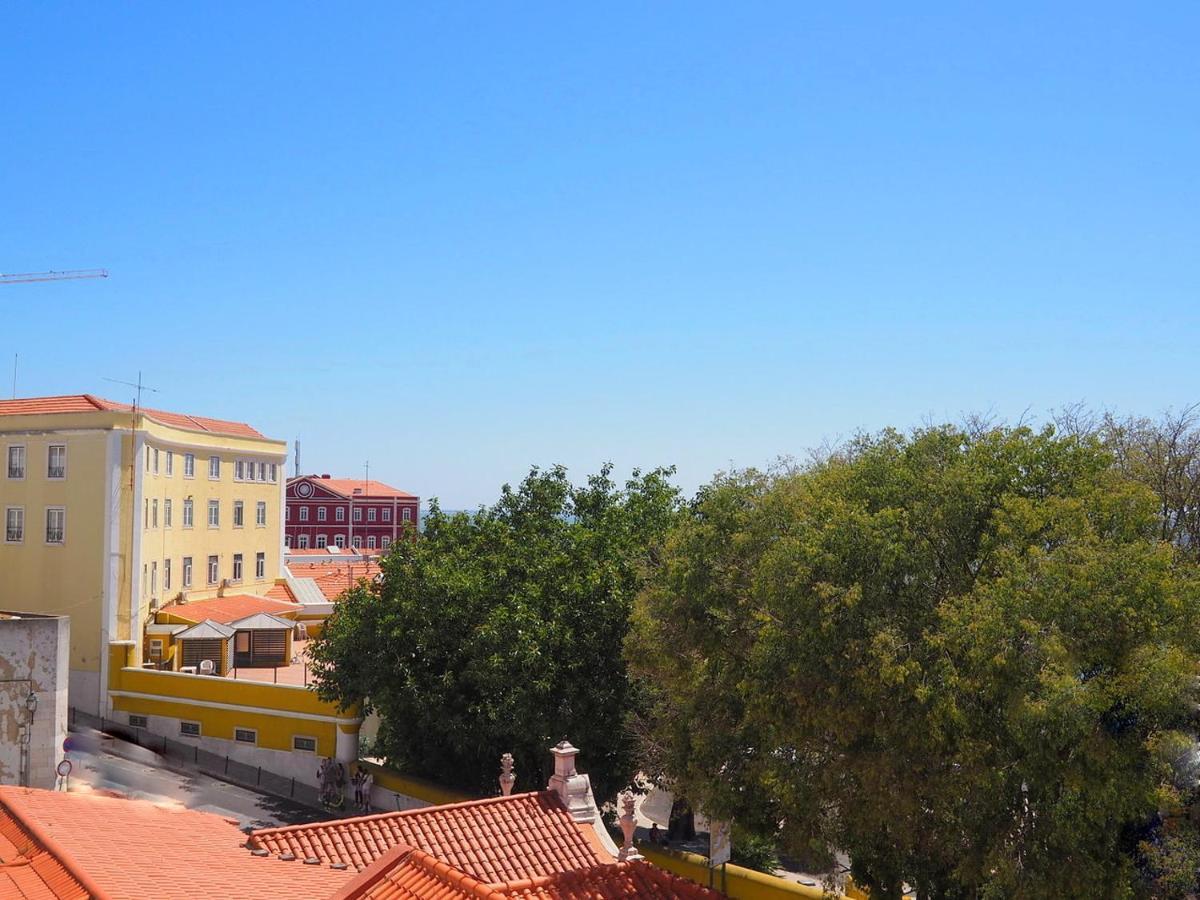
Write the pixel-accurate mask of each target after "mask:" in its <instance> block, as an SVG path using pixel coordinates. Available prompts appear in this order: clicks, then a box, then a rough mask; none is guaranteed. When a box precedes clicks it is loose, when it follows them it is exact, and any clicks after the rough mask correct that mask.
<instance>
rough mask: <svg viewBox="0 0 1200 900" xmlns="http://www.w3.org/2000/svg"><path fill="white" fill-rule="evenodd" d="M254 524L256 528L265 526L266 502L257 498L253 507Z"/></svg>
mask: <svg viewBox="0 0 1200 900" xmlns="http://www.w3.org/2000/svg"><path fill="white" fill-rule="evenodd" d="M254 524H255V526H256V527H258V528H266V527H267V502H266V501H265V500H259V501H258V505H257V506H256V507H254Z"/></svg>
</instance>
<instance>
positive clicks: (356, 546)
mask: <svg viewBox="0 0 1200 900" xmlns="http://www.w3.org/2000/svg"><path fill="white" fill-rule="evenodd" d="M350 543H352V544H353V545H354V549H355V550H361V549H362V536H361V535H357V534H356V535H355V536H354V539H353V540H352V541H351V542H350Z"/></svg>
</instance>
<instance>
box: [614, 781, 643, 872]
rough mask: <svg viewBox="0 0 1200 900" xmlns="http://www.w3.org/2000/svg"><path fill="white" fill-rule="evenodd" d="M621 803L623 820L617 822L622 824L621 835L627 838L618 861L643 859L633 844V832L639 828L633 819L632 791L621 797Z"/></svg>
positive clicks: (618, 855) (633, 802)
mask: <svg viewBox="0 0 1200 900" xmlns="http://www.w3.org/2000/svg"><path fill="white" fill-rule="evenodd" d="M620 801H621V810H622V813H621V818H620V819H618V820H617V821H618V822H620V824H621V833H622V834H623V835H624V836H625V843H623V844H622V845H621V852H620V853H618V854H617V859H620V860H622V861H624V860H627V859H641V858H642V855H641V854H640V853H638V851H637V847H635V846H634V844H633V832H634V830H635V829H636V828H637V822H636V821H635V819H634V817H633V808H634V804H635V802H636V801H635V800H634V796H633V792H632V791H626V792H625V793H623V794H622V795H621V797H620Z"/></svg>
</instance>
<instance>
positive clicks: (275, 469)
mask: <svg viewBox="0 0 1200 900" xmlns="http://www.w3.org/2000/svg"><path fill="white" fill-rule="evenodd" d="M278 481H279V464H278V463H271V484H275V483H276V482H278Z"/></svg>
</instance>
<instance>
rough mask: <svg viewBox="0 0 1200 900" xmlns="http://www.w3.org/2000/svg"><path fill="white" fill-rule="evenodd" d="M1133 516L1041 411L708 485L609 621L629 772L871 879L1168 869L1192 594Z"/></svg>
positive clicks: (1060, 885) (1085, 880)
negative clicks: (629, 689)
mask: <svg viewBox="0 0 1200 900" xmlns="http://www.w3.org/2000/svg"><path fill="white" fill-rule="evenodd" d="M1159 527H1160V523H1159V519H1158V516H1157V515H1156V500H1155V498H1154V496H1153V494H1152V493H1151V492H1150V491H1148V490H1146V488H1145V487H1143V486H1141V485H1139V484H1136V483H1134V482H1133V481H1131V480H1129V479H1128V478H1125V477H1123V476H1122V475H1121V473H1120V472H1119V470H1118V469H1116V468H1115V467H1114V466H1113V465H1112V460H1111V458H1110V456H1109V453H1108V451H1107V450H1106V449H1105V448H1104V447H1103V446H1102V445H1101V444H1100V442H1098V441H1096V440H1094V439H1092V438H1089V437H1086V436H1082V437H1060V436H1057V435H1056V434H1055V433H1054V432H1053V431H1052V430H1049V429H1048V430H1045V431H1041V432H1033V431H1030V430H1028V429H1024V428H1019V429H1002V428H994V429H986V430H981V431H975V432H971V433H966V432H963V431H960V430H957V429H954V428H949V427H947V428H930V429H924V430H921V431H918V432H915V433H913V434H911V435H901V434H898V433H895V432H885V433H883V434H880V435H878V436H873V437H864V438H861V439H859V440H856V441H854V442H853V443H852V444H851V445H850V446H848V447H846V448H845V449H844V450H842V451H840V452H837V453H834V454H832V455H831V456H830V457H829V458H827V459H824V460H821V461H819V462H816V463H814V464H812V465H810V466H807V467H804V468H803V469H801V470H799V471H791V472H787V473H781V474H775V475H764V474H761V473H755V472H741V473H735V474H732V475H728V476H723V477H719V478H717V479H716V480H715V481H714V482H713V483H712V484H710V485H708V486H707V487H705V488H704V489H702V490H701V491H700V493H699V494H698V496H697V498H696V500H695V502H694V504H693V505H692V507H691V509H690V514H689V515H688V516H687V517H686V518H684V519H683V520H682V521H681V523H680V524H679V526H678V527H677V528H676V529H675V530H674V532H673V533H672V535H671V537H670V539H669V541H668V543H667V546H666V550H665V553H664V560H663V564H662V565H661V567H660V569H659V571H658V573H657V575H656V576H655V578H654V579H653V580H652V582H651V583H650V584H649V585H648V586H647V588H646V590H645V591H644V592H643V594H642V596H641V598H640V600H639V604H638V608H637V611H636V614H635V625H634V629H633V631H632V632H631V635H630V638H629V641H628V654H629V658H630V659H631V660H633V661H635V662H636V665H637V667H638V668H639V669H640V670H641V672H642V673H643V674H644V675H645V676H646V677H647V681H648V683H649V685H650V686H651V693H652V715H651V716H650V718H649V719H648V720H647V723H646V727H645V729H644V736H643V746H644V749H645V751H646V753H647V756H648V761H649V765H650V766H651V767H652V768H653V769H654V771H656V772H657V773H659V774H662V775H664V776H666V777H669V778H670V779H672V780H673V781H674V782H675V783H676V784H677V785H678V786H679V787H680V789H681V790H682V791H683V792H685V793H686V794H687V795H688V796H689V797H691V798H693V799H694V800H696V801H698V802H699V803H701V804H702V805H703V806H704V808H705V809H706V810H707V811H708V812H710V814H712V815H716V816H721V817H731V818H733V819H735V820H737V821H741V822H742V823H743V825H749V826H751V827H754V828H758V829H764V828H765V829H771V828H775V827H777V826H778V825H780V823H782V837H783V839H784V841H785V844H786V846H788V847H789V848H790V849H793V850H796V849H803V848H805V847H807V846H812V845H815V846H819V847H821V848H829V847H832V848H836V849H839V850H843V851H845V852H847V853H848V854H849V856H850V858H851V860H852V869H853V872H854V874H855V875H856V877H857V879H858V881H859V882H860V883H864V884H866V885H868V886H869V887H870V889H871V892H872V896H873V897H895V896H898V895H899V892H900V890H901V886H902V885H903V884H909V885H911V886H913V887H915V888H916V890H917V891H918V893H919V894H920V896H922V897H929V898H933V897H977V896H1004V897H1007V896H1028V897H1035V896H1046V897H1050V896H1055V897H1062V896H1088V897H1104V896H1123V895H1125V894H1127V893H1128V892H1130V891H1132V890H1133V889H1134V888H1135V886H1138V885H1142V886H1145V885H1146V884H1147V883H1148V882H1147V880H1146V872H1147V871H1148V870H1150V869H1152V868H1153V867H1155V866H1157V867H1158V868H1157V870H1155V871H1154V872H1151V874H1157V875H1159V876H1161V877H1160V881H1159V883H1160V884H1162V883H1174V884H1176V885H1177V886H1178V885H1179V884H1185V885H1186V884H1188V883H1192V884H1194V881H1195V878H1194V872H1191V873H1189V872H1187V871H1186V866H1187V865H1189V864H1190V863H1188V860H1193V859H1194V858H1195V845H1194V842H1193V841H1191V839H1190V838H1189V837H1187V836H1186V835H1184V839H1182V840H1181V839H1179V838H1180V836H1179V834H1168V833H1166V831H1167V830H1166V829H1164V828H1163V827H1162V818H1161V816H1162V814H1164V813H1166V814H1170V813H1172V812H1177V811H1178V809H1179V807H1180V805H1181V804H1182V803H1183V802H1184V801H1185V800H1186V799H1187V796H1186V795H1187V792H1188V791H1189V790H1190V785H1191V784H1192V783H1194V782H1193V781H1190V780H1189V778H1188V777H1187V776H1186V774H1183V770H1185V769H1186V768H1187V767H1186V765H1185V761H1186V760H1187V759H1189V757H1190V751H1191V748H1192V747H1193V744H1192V741H1191V737H1190V732H1191V728H1192V722H1191V717H1192V712H1193V700H1194V678H1195V674H1196V662H1195V661H1196V658H1197V657H1196V653H1197V649H1198V647H1200V641H1198V639H1197V626H1198V624H1200V598H1198V596H1197V592H1196V589H1195V585H1194V583H1193V582H1192V581H1191V580H1190V575H1189V570H1188V569H1186V568H1183V567H1180V566H1179V565H1178V564H1177V563H1178V560H1177V557H1176V554H1177V552H1178V551H1177V550H1176V549H1175V548H1174V547H1173V546H1172V545H1170V544H1169V543H1163V542H1161V541H1160V540H1159V537H1160V532H1159ZM1180 860H1182V862H1180ZM1172 866H1174V868H1172ZM1181 867H1182V869H1181ZM1171 879H1175V880H1174V882H1171Z"/></svg>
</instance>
